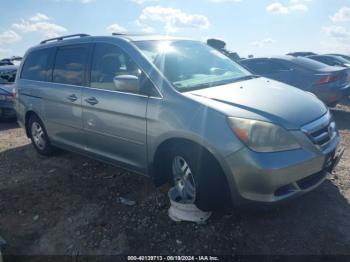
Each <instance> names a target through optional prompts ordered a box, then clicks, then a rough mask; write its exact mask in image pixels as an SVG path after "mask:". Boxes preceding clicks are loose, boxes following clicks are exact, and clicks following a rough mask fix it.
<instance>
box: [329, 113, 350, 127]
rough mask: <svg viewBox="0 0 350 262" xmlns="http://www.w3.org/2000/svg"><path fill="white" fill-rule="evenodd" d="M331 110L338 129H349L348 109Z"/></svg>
mask: <svg viewBox="0 0 350 262" xmlns="http://www.w3.org/2000/svg"><path fill="white" fill-rule="evenodd" d="M331 111H332V114H333V116H334V118H335V121H336V123H337V126H338V128H339V129H340V130H345V129H350V111H343V110H339V109H333V110H331Z"/></svg>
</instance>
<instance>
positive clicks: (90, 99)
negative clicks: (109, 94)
mask: <svg viewBox="0 0 350 262" xmlns="http://www.w3.org/2000/svg"><path fill="white" fill-rule="evenodd" d="M85 102H86V103H88V104H90V105H92V106H94V105H96V104H98V100H97V99H96V98H95V97H90V98H87V99H85Z"/></svg>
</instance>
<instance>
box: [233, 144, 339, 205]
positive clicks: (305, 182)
mask: <svg viewBox="0 0 350 262" xmlns="http://www.w3.org/2000/svg"><path fill="white" fill-rule="evenodd" d="M338 144H339V137H336V138H335V139H334V141H333V142H332V143H331V145H330V146H329V147H328V148H327V150H326V151H324V152H321V151H319V153H316V154H315V152H310V151H309V150H305V149H304V148H302V149H298V150H293V151H286V152H278V153H256V152H253V151H251V150H249V149H248V148H243V149H241V150H240V151H238V152H236V153H234V154H232V155H230V156H229V157H227V159H226V163H227V165H228V166H229V168H230V173H231V176H233V178H234V179H233V180H231V181H234V184H231V185H230V187H231V192H232V201H233V203H234V204H242V203H245V202H252V201H253V202H260V203H276V202H281V201H283V200H287V199H290V198H294V197H296V196H299V195H302V194H305V193H307V192H309V191H311V190H313V189H315V188H316V187H318V186H319V185H320V184H322V182H323V181H324V180H325V179H326V177H327V175H328V174H329V173H330V172H332V170H333V169H334V168H335V166H336V165H337V164H338V162H339V159H340V158H341V156H342V154H343V152H344V150H343V149H340V150H337V146H338ZM237 196H238V198H239V199H237Z"/></svg>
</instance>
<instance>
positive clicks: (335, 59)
mask: <svg viewBox="0 0 350 262" xmlns="http://www.w3.org/2000/svg"><path fill="white" fill-rule="evenodd" d="M307 58H310V59H313V60H316V61H318V62H321V63H324V64H326V65H330V66H341V67H350V60H347V59H345V58H343V57H341V56H335V55H312V56H308V57H307Z"/></svg>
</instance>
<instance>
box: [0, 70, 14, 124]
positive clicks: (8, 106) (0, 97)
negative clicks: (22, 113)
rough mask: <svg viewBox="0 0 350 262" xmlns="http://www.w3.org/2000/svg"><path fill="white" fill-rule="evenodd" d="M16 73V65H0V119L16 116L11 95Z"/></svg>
mask: <svg viewBox="0 0 350 262" xmlns="http://www.w3.org/2000/svg"><path fill="white" fill-rule="evenodd" d="M16 73H17V66H1V67H0V119H4V118H15V117H16V113H15V110H14V108H13V96H12V89H13V84H14V82H15V79H16Z"/></svg>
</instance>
